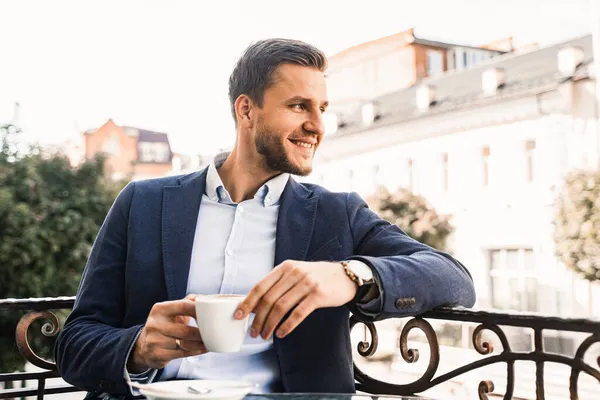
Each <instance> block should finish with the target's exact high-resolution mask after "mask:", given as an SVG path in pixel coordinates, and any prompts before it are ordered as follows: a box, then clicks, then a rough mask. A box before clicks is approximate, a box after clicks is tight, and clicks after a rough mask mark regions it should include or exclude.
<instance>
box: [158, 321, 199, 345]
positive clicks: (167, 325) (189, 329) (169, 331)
mask: <svg viewBox="0 0 600 400" xmlns="http://www.w3.org/2000/svg"><path fill="white" fill-rule="evenodd" d="M157 330H158V332H159V333H161V334H162V335H163V336H165V337H168V338H177V339H182V340H187V341H191V342H202V337H201V336H200V330H199V329H198V328H196V327H195V326H189V325H184V324H177V323H173V322H164V323H160V324H158V328H157Z"/></svg>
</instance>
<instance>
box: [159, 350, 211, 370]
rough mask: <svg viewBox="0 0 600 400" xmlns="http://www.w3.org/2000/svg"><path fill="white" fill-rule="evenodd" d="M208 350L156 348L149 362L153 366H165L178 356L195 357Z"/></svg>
mask: <svg viewBox="0 0 600 400" xmlns="http://www.w3.org/2000/svg"><path fill="white" fill-rule="evenodd" d="M207 352H208V351H207V350H206V349H202V350H197V351H194V350H189V351H188V350H183V349H156V351H154V352H153V353H152V357H151V358H150V359H149V360H148V364H149V366H150V367H151V368H163V367H164V366H165V365H167V364H168V363H169V362H170V361H172V360H175V359H177V358H183V357H194V356H197V355H200V354H205V353H207Z"/></svg>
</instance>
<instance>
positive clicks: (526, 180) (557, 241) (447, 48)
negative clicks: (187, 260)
mask: <svg viewBox="0 0 600 400" xmlns="http://www.w3.org/2000/svg"><path fill="white" fill-rule="evenodd" d="M0 15H2V19H1V20H2V21H1V23H0V52H1V54H2V55H3V57H2V62H0V126H1V127H2V128H1V136H0V139H1V140H2V154H1V158H0V183H1V185H0V273H1V274H2V275H1V276H2V279H0V297H3V298H4V297H45V296H65V295H67V296H70V295H74V294H75V291H76V289H77V284H78V282H79V278H80V275H81V271H82V269H83V267H84V265H85V260H86V258H87V254H88V252H89V248H90V246H91V243H92V241H93V239H94V237H95V234H96V233H97V230H98V228H99V226H100V224H101V222H102V220H103V218H104V216H105V214H106V211H107V210H108V207H109V206H110V204H111V202H112V200H113V199H114V196H115V195H116V193H117V192H118V190H119V189H120V188H121V187H122V186H123V184H124V183H126V182H127V181H129V180H137V179H147V178H154V177H161V176H166V175H173V174H184V173H189V172H192V171H195V170H198V169H200V168H203V167H204V166H206V165H207V164H208V163H209V162H210V161H211V159H212V157H213V156H214V155H215V154H216V153H218V152H221V151H225V150H227V149H228V148H230V147H231V146H232V144H233V142H234V139H235V130H234V125H233V120H232V118H231V115H230V111H229V102H228V98H227V83H228V77H229V74H230V72H231V70H232V68H233V64H234V63H235V61H236V60H237V58H238V57H239V55H240V54H241V52H242V51H243V50H244V48H246V47H247V46H248V45H249V44H250V43H251V42H253V41H256V40H259V39H263V38H269V37H286V38H294V39H300V40H304V41H307V42H309V43H311V44H314V45H316V46H317V47H319V48H321V49H322V50H324V51H325V52H326V54H327V55H328V56H329V63H330V65H329V70H328V90H329V97H330V100H331V107H330V109H329V110H328V112H327V113H326V115H325V120H326V130H327V134H326V139H325V141H324V142H323V144H322V145H321V147H320V149H319V151H318V152H317V155H316V158H315V168H314V171H313V173H312V174H311V175H310V176H308V177H306V178H302V179H301V180H304V181H308V182H312V183H317V184H321V185H323V186H325V187H327V188H328V189H331V190H334V191H356V192H358V193H359V194H361V195H362V196H363V197H364V198H366V199H367V200H368V202H369V204H370V205H371V206H372V207H373V209H375V210H376V211H377V212H378V213H380V214H381V215H382V216H383V217H384V218H386V219H388V220H389V221H391V222H393V223H396V224H398V225H399V226H400V227H401V228H403V229H404V230H405V231H406V232H407V233H409V234H410V235H411V236H413V237H415V238H417V239H418V240H421V241H423V242H425V243H428V244H430V245H432V246H434V247H436V248H440V249H442V250H445V251H448V252H450V253H452V254H453V255H454V256H456V257H457V258H458V259H459V260H461V261H462V262H463V263H464V264H465V265H466V266H467V268H468V269H469V270H470V272H471V273H472V275H473V278H474V281H475V285H476V290H477V295H478V300H477V305H476V308H478V309H485V310H503V311H507V312H526V313H528V314H534V313H539V314H542V315H546V316H558V317H576V318H588V319H596V318H598V317H600V283H598V282H599V281H600V173H599V172H598V166H599V163H600V125H599V124H598V116H599V110H600V107H599V104H600V102H599V95H600V91H599V90H598V86H597V85H598V83H597V82H598V81H597V80H596V79H595V77H596V76H598V71H600V66H599V65H600V64H598V65H597V64H596V63H594V60H595V58H596V57H600V53H599V52H598V50H600V28H599V26H600V24H599V22H600V9H599V8H598V4H597V1H595V0H526V1H525V0H520V1H516V0H504V1H491V0H485V1H483V0H478V1H477V0H452V1H449V0H420V1H404V0H402V1H400V0H398V1H385V0H370V1H368V2H366V1H348V0H346V1H333V0H331V1H325V0H321V1H313V0H305V1H303V2H300V3H287V2H285V3H284V2H279V1H270V0H254V1H235V0H227V1H221V2H217V1H213V2H201V1H191V0H190V1H183V0H170V1H166V0H164V1H161V0H153V1H112V0H111V1H102V2H99V1H66V0H54V1H41V0H40V1H33V0H21V1H6V0H4V1H1V2H0ZM595 56H596V57H595ZM16 321H18V316H17V317H16V318H15V316H8V315H3V314H1V313H0V327H1V328H2V337H1V338H0V347H1V348H0V354H2V355H1V356H0V367H2V368H0V369H2V371H12V370H17V369H23V368H30V366H29V367H28V366H26V365H24V364H23V362H22V361H21V359H20V358H19V357H20V356H19V355H18V353H16V350H15V348H14V324H15V323H16ZM405 322H406V321H404V320H392V321H383V322H381V323H378V328H379V347H380V348H379V351H378V352H377V354H376V356H374V357H373V358H372V359H367V360H365V359H360V358H359V357H356V358H357V363H359V365H360V366H361V368H364V370H365V371H366V372H367V373H369V374H370V375H372V376H377V377H378V378H379V379H383V380H387V381H390V382H394V383H408V382H412V381H414V380H415V379H418V378H419V377H420V376H421V375H422V373H423V371H424V370H425V367H426V364H427V362H426V361H422V362H419V363H417V364H414V365H411V364H407V363H405V362H404V361H403V360H402V358H401V357H400V356H399V352H398V349H397V340H398V335H399V332H400V330H401V329H402V327H403V324H404V323H405ZM435 328H436V329H437V330H438V333H439V335H440V341H441V345H442V347H443V349H442V351H441V354H442V357H441V364H440V369H439V371H440V372H441V373H443V372H448V371H450V370H453V369H455V368H457V367H459V366H461V365H464V364H465V363H466V362H468V361H472V360H475V359H478V358H480V357H481V356H479V355H478V354H477V353H475V352H474V351H473V350H472V349H473V344H472V342H471V337H472V332H473V329H474V326H471V325H469V324H467V323H436V325H435ZM506 332H507V335H508V336H509V339H510V341H511V343H512V345H513V349H514V350H520V351H530V350H531V349H532V348H533V347H532V343H533V337H532V332H531V331H527V330H525V329H507V330H506ZM353 334H354V339H355V340H356V341H358V340H362V339H363V338H364V337H366V338H368V333H367V332H366V331H363V329H362V328H359V327H357V328H356V329H355V330H354V331H353ZM583 337H584V336H578V335H576V334H571V333H568V332H561V331H547V332H545V334H544V339H543V340H544V346H545V348H546V350H547V351H550V352H555V353H557V354H563V355H568V356H573V354H574V353H575V351H576V349H577V346H578V345H579V343H580V342H581V340H582V339H583ZM411 340H412V341H414V342H415V343H416V344H414V346H413V347H417V348H419V349H421V352H422V356H421V358H422V359H423V360H428V346H427V345H425V344H422V345H419V344H418V343H419V341H423V340H424V339H423V337H422V336H419V333H415V334H411ZM490 340H492V341H493V340H496V339H494V338H493V337H490ZM40 346H41V347H44V345H43V343H41V344H40ZM599 347H600V346H598V345H596V346H595V347H593V348H592V349H590V351H589V353H590V359H591V360H594V359H595V358H594V357H596V356H597V355H599V354H600V348H599ZM497 348H501V346H497ZM47 355H48V356H51V355H50V354H49V353H47ZM545 374H546V387H547V389H546V398H547V399H564V398H568V379H569V378H568V377H569V374H570V369H569V368H568V367H566V366H561V365H552V364H549V365H547V366H546V372H545ZM482 379H492V380H494V383H495V384H496V387H497V388H500V389H499V390H498V391H497V392H498V393H501V392H502V390H503V389H502V388H503V386H504V383H503V382H505V380H506V366H505V365H503V364H498V365H496V366H490V367H486V368H483V369H480V370H477V371H474V372H471V373H468V374H466V375H462V376H460V377H457V378H455V379H453V380H451V381H450V382H448V383H446V384H443V385H441V386H440V387H439V388H434V389H431V391H428V392H426V393H425V394H429V395H431V396H445V397H444V398H475V397H476V396H477V394H476V389H477V384H478V383H479V381H480V380H482ZM68 396H71V397H72V398H79V397H77V395H60V397H61V398H67V397H68ZM79 396H80V395H79ZM580 396H581V398H583V399H592V398H593V399H597V398H600V385H598V382H597V381H595V380H594V379H592V378H590V377H587V376H582V377H581V378H580ZM515 398H519V399H521V398H523V399H529V398H535V366H534V364H533V363H525V362H523V363H519V362H518V363H517V380H516V388H515Z"/></svg>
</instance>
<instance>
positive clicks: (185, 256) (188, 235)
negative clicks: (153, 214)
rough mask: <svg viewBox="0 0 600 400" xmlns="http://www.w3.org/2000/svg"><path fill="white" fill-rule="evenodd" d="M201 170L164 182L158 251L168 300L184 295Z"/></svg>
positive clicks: (202, 179)
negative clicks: (176, 181)
mask: <svg viewBox="0 0 600 400" xmlns="http://www.w3.org/2000/svg"><path fill="white" fill-rule="evenodd" d="M206 171H207V169H206V168H205V169H204V170H202V171H200V172H197V173H194V174H192V175H188V176H186V177H183V178H182V179H181V180H180V181H179V185H177V186H166V187H165V188H164V192H163V208H162V254H163V268H164V274H165V282H166V286H167V294H168V296H169V300H178V299H181V298H183V297H185V292H186V289H187V281H188V275H189V271H190V262H191V258H192V247H193V245H194V235H195V233H196V222H197V220H198V211H199V209H200V202H201V201H202V195H203V194H204V188H205V186H206Z"/></svg>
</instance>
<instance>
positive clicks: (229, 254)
mask: <svg viewBox="0 0 600 400" xmlns="http://www.w3.org/2000/svg"><path fill="white" fill-rule="evenodd" d="M225 254H227V255H228V256H232V255H233V250H232V249H227V250H226V251H225Z"/></svg>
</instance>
